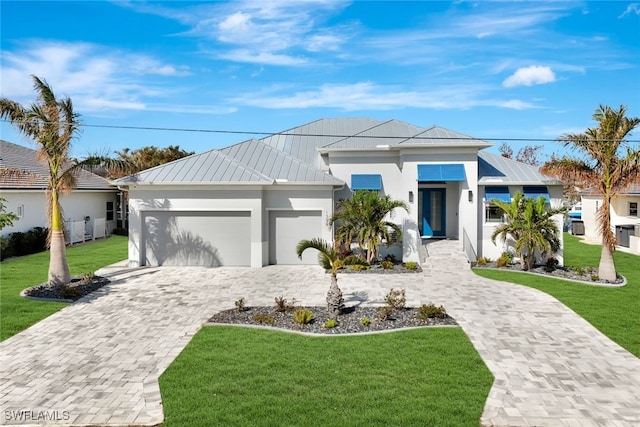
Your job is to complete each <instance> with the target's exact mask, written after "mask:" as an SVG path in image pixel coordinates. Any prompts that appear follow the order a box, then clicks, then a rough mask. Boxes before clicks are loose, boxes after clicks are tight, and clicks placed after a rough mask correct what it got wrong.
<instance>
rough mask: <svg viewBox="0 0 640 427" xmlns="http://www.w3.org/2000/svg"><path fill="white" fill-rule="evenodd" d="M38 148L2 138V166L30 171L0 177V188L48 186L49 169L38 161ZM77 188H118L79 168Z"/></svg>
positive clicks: (43, 187)
mask: <svg viewBox="0 0 640 427" xmlns="http://www.w3.org/2000/svg"><path fill="white" fill-rule="evenodd" d="M36 153H37V151H36V150H33V149H31V148H27V147H23V146H22V145H17V144H13V143H11V142H8V141H4V140H0V168H6V169H16V170H20V171H24V172H28V173H29V176H25V177H20V176H15V175H12V176H7V177H2V178H0V188H3V189H19V190H44V189H46V188H47V179H48V176H49V169H48V167H47V166H46V165H45V164H44V163H41V162H40V161H38V159H37V157H36ZM76 190H111V191H117V189H116V188H114V187H113V186H111V184H109V181H108V180H106V179H105V178H102V177H101V176H98V175H96V174H94V173H91V172H89V171H86V170H83V169H78V170H77V174H76Z"/></svg>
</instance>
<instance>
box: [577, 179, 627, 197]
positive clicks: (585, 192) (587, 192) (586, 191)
mask: <svg viewBox="0 0 640 427" xmlns="http://www.w3.org/2000/svg"><path fill="white" fill-rule="evenodd" d="M578 194H581V195H583V196H599V195H600V194H599V193H598V192H597V191H595V190H594V189H593V188H591V187H590V188H586V189H584V190H582V191H580V192H579V193H578ZM618 195H619V196H640V182H636V183H632V184H630V185H629V186H627V188H625V189H624V190H623V191H620V192H619V193H618Z"/></svg>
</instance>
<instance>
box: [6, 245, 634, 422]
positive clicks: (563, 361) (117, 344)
mask: <svg viewBox="0 0 640 427" xmlns="http://www.w3.org/2000/svg"><path fill="white" fill-rule="evenodd" d="M427 249H428V252H429V258H428V259H427V263H426V264H425V265H424V272H423V273H422V274H417V275H393V276H390V275H384V276H383V275H380V276H377V275H367V276H361V275H343V276H340V287H341V288H342V290H343V293H344V294H345V299H346V300H347V303H349V302H352V303H353V302H358V301H362V300H364V301H365V303H366V304H374V305H375V304H382V303H383V299H384V296H385V295H386V293H387V292H388V291H389V289H390V288H396V289H405V290H406V294H407V299H408V301H407V302H408V304H410V305H419V304H422V303H428V302H434V303H436V304H443V305H445V307H446V308H447V311H448V312H449V313H450V314H451V315H452V316H453V317H454V318H456V320H457V321H458V323H459V324H460V326H461V327H462V328H463V329H464V331H465V332H466V333H467V335H468V336H469V338H470V339H471V341H472V343H473V345H474V346H475V348H476V349H477V350H478V352H479V354H480V355H481V356H482V358H483V359H484V361H485V363H486V364H487V366H488V368H489V369H490V370H491V372H492V373H493V375H494V376H495V382H494V385H493V387H492V389H491V391H490V393H489V397H488V399H487V402H486V406H485V409H484V412H483V415H482V419H481V422H482V424H483V425H486V426H530V425H538V426H574V425H576V426H588V425H593V426H634V425H640V404H638V396H640V359H638V358H636V357H634V356H633V355H631V354H630V353H628V352H627V351H626V350H624V349H622V348H621V347H620V346H618V345H617V344H615V343H613V342H612V341H611V340H609V339H608V338H607V337H606V336H604V335H603V334H601V333H600V332H599V331H597V330H596V329H595V328H593V327H592V326H591V325H590V324H589V323H587V322H586V321H585V320H583V319H582V318H581V317H579V316H578V315H576V314H575V313H574V312H573V311H571V310H569V309H568V308H567V307H565V306H564V305H563V304H561V303H560V302H558V301H557V300H555V299H554V298H553V297H551V296H549V295H547V294H544V293H542V292H539V291H537V290H534V289H530V288H526V287H522V286H518V285H513V284H508V283H503V282H494V281H489V280H486V279H483V278H480V277H478V276H476V275H474V274H473V273H472V272H471V271H470V270H469V267H468V265H466V263H465V262H464V261H461V257H462V255H461V254H460V252H459V249H458V242H448V241H441V242H434V243H430V244H429V245H428V246H427ZM110 271H111V273H112V274H113V276H112V283H111V284H110V285H108V286H106V287H105V288H103V289H101V290H100V291H98V292H96V293H95V294H94V295H91V296H89V297H87V298H84V299H83V300H81V301H79V302H77V303H75V304H72V305H70V306H68V307H66V308H64V309H63V310H60V311H59V312H57V313H55V314H53V315H52V316H50V317H48V318H47V319H45V320H43V321H41V322H39V323H38V324H36V325H34V326H32V327H31V328H29V329H27V330H26V331H23V332H22V333H20V334H18V335H16V336H14V337H11V338H9V339H7V340H5V341H3V342H2V343H0V423H2V424H20V425H43V424H45V421H44V418H47V419H50V420H48V421H47V422H48V423H51V424H54V425H155V424H158V423H161V422H162V420H163V412H162V403H161V400H160V389H159V386H158V377H159V376H160V375H161V374H162V372H164V370H165V369H166V368H167V367H168V366H169V364H170V363H171V362H172V361H173V360H174V359H175V357H176V356H177V355H178V354H179V353H180V351H182V349H183V348H184V347H185V346H186V345H187V343H188V342H189V341H190V339H191V338H192V336H193V335H194V334H195V333H196V332H197V331H198V329H199V328H200V326H201V325H202V324H203V323H204V322H206V320H207V319H208V318H209V317H210V316H211V315H213V314H214V313H215V312H217V311H219V310H222V309H227V308H232V307H233V306H234V301H236V300H237V299H239V298H240V297H244V298H245V300H246V301H247V303H248V304H250V305H271V304H273V298H274V297H275V296H279V295H284V296H286V297H287V298H295V299H296V300H297V301H299V302H300V303H301V304H304V305H323V304H324V297H325V293H326V291H327V288H328V282H329V279H328V276H327V275H326V274H325V273H324V272H323V271H322V270H321V269H320V268H319V267H294V266H289V267H287V266H272V267H267V268H264V269H249V268H217V269H206V268H197V267H189V268H172V267H160V268H142V269H136V270H117V269H115V270H114V269H111V270H110Z"/></svg>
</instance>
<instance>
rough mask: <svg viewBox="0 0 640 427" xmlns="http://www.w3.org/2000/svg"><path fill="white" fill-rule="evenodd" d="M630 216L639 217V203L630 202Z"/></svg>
mask: <svg viewBox="0 0 640 427" xmlns="http://www.w3.org/2000/svg"><path fill="white" fill-rule="evenodd" d="M629 216H638V202H629Z"/></svg>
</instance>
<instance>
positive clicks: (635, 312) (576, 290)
mask: <svg viewBox="0 0 640 427" xmlns="http://www.w3.org/2000/svg"><path fill="white" fill-rule="evenodd" d="M600 250H601V247H600V246H599V245H587V244H584V243H582V242H580V239H578V238H577V237H575V236H572V235H570V234H567V233H565V235H564V253H565V258H564V263H565V265H571V266H596V267H597V266H598V262H599V260H600ZM614 257H615V263H616V271H618V273H620V274H622V275H623V276H625V277H626V278H627V281H628V283H627V285H626V286H624V287H622V288H604V287H596V286H589V285H582V284H578V283H573V282H568V281H564V280H558V279H551V278H544V277H540V276H533V275H529V274H521V273H513V272H507V271H495V270H483V269H480V268H477V269H474V272H475V273H476V274H478V275H479V276H482V277H487V278H489V279H495V280H503V281H506V282H512V283H519V284H522V285H526V286H530V287H532V288H536V289H540V290H541V291H544V292H546V293H548V294H550V295H553V296H554V297H555V298H557V299H558V300H560V301H562V303H564V304H565V305H566V306H568V307H569V308H571V309H572V310H573V311H575V312H576V313H578V314H579V315H580V316H582V317H583V318H585V319H586V320H587V321H588V322H590V323H591V324H592V325H593V326H595V327H596V328H598V329H599V330H600V331H602V332H603V333H604V334H605V335H607V336H608V337H609V338H611V339H612V340H613V341H615V342H617V343H618V344H620V345H621V346H622V347H624V348H626V349H627V350H629V351H630V352H631V353H633V354H635V355H636V356H638V357H640V257H639V256H636V255H630V254H627V253H624V252H616V253H615V255H614Z"/></svg>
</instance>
